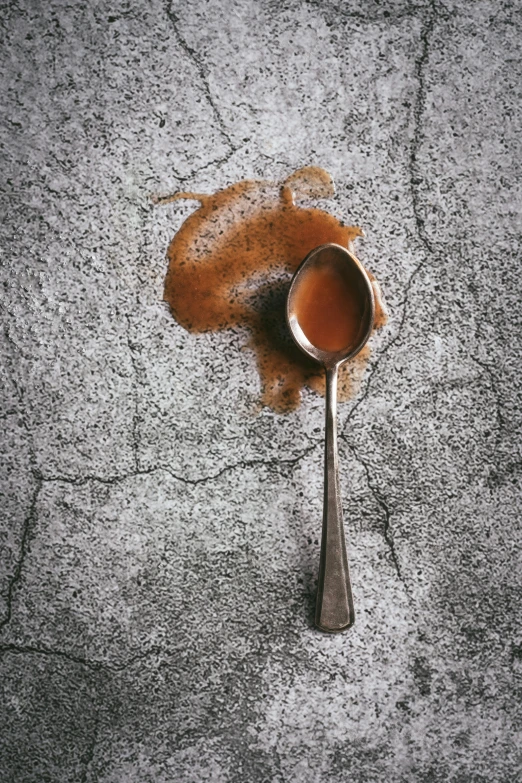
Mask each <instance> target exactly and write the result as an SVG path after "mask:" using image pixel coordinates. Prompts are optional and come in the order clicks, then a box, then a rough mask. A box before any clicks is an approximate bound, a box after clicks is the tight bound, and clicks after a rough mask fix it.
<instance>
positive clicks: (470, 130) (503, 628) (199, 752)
mask: <svg viewBox="0 0 522 783" xmlns="http://www.w3.org/2000/svg"><path fill="white" fill-rule="evenodd" d="M519 11H520V8H518V11H517V4H516V3H511V2H504V3H502V2H493V1H492V0H491V1H489V0H477V2H474V3H469V4H464V3H458V2H455V1H454V2H451V0H446V1H445V2H444V4H443V3H441V2H409V1H408V0H392V2H389V3H386V4H385V3H379V2H378V0H369V1H368V2H365V3H356V2H355V0H348V2H341V0H322V1H321V2H311V1H310V2H298V1H297V0H289V1H288V2H276V1H275V0H260V1H259V2H256V1H255V0H236V1H235V2H234V1H233V0H231V1H230V2H227V0H208V1H207V0H206V1H205V2H198V3H196V2H192V1H190V2H185V3H182V2H178V0H175V2H172V3H170V4H169V3H165V4H162V3H161V2H159V1H158V0H152V1H151V2H145V0H135V1H134V2H132V3H131V2H126V1H125V0H114V2H111V3H103V2H87V3H81V2H76V3H72V2H60V0H50V1H49V2H47V3H37V2H30V0H20V2H8V3H5V4H4V6H3V8H2V25H1V28H2V33H1V34H2V38H3V43H2V48H1V57H2V61H3V67H2V76H1V86H2V96H3V98H2V103H3V106H4V112H3V119H2V131H1V137H0V144H1V151H2V160H3V172H2V177H1V179H0V194H1V196H0V198H1V205H2V221H1V225H0V235H1V239H0V247H1V250H2V279H3V284H2V288H1V296H2V302H3V307H2V314H3V315H2V317H3V324H4V332H3V340H2V345H1V352H2V354H1V355H2V366H3V368H4V369H3V370H2V374H1V376H0V378H1V383H2V402H1V405H2V408H1V414H0V427H1V429H2V445H3V448H2V457H1V460H2V465H1V467H2V486H1V493H2V494H1V514H2V519H1V527H0V694H1V695H0V780H1V781H2V783H44V782H46V781H49V782H50V783H55V782H56V783H65V782H66V781H67V783H69V782H71V781H72V782H74V783H76V782H78V783H204V782H205V781H208V782H209V783H210V782H211V783H261V782H262V781H267V782H268V781H273V782H274V783H323V782H328V783H363V782H366V781H367V782H368V783H375V782H380V781H383V783H402V782H405V783H410V781H411V783H417V782H421V783H423V782H424V781H426V782H428V781H430V783H432V782H436V781H441V782H444V783H445V782H446V781H454V782H455V783H468V781H469V782H470V783H471V782H473V783H478V782H479V781H480V782H481V783H513V781H515V780H518V779H520V778H519V776H520V775H521V774H522V772H521V769H522V766H521V765H522V753H521V751H520V747H521V742H522V718H521V710H520V703H521V696H522V680H521V673H522V630H521V620H522V616H521V615H522V612H521V600H520V599H521V585H522V574H521V568H520V566H521V563H520V555H521V551H522V540H521V534H520V512H521V505H522V504H521V494H520V464H521V458H520V444H521V439H520V436H521V418H522V416H521V390H522V381H521V377H520V360H521V358H522V357H521V351H520V348H521V342H522V323H521V314H522V306H521V303H520V298H519V297H520V271H519V267H518V266H517V265H518V264H519V263H520V256H519V251H520V226H521V223H520V211H521V207H522V203H521V202H522V198H521V190H520V181H521V179H520V175H521V161H522V136H521V134H520V123H521V113H522V112H521V106H522V73H521V71H522V63H521V55H520V51H521V37H522V35H521V34H522V29H521V28H522V24H521V16H520V13H519ZM310 163H313V164H316V165H321V166H323V167H324V168H326V169H328V170H329V171H330V172H331V173H332V174H333V175H334V177H335V180H336V183H337V195H336V198H335V200H334V202H333V204H332V205H331V207H332V209H333V211H334V212H335V214H336V215H338V216H339V217H343V218H344V219H346V220H347V221H349V222H353V223H356V224H359V225H361V226H363V227H364V229H365V231H366V235H367V237H366V239H365V240H364V241H363V242H361V243H360V244H359V252H360V256H361V258H362V260H363V262H364V263H365V264H366V265H367V266H368V267H369V268H370V269H371V270H372V271H373V272H374V273H375V274H376V275H377V277H378V279H379V280H380V281H381V283H382V286H383V289H384V292H385V296H386V299H387V302H388V306H389V308H390V311H391V319H390V322H389V325H388V327H387V328H386V329H385V330H383V331H382V332H381V333H380V334H379V335H378V336H377V337H376V338H375V339H374V341H373V348H374V350H373V357H372V361H371V364H370V367H369V369H368V371H367V373H366V376H365V379H364V383H363V388H362V390H361V392H360V393H359V395H358V397H357V398H356V399H354V400H353V401H352V402H349V403H345V404H342V405H341V406H340V429H341V438H342V439H341V455H340V457H341V466H342V477H341V478H342V485H343V493H344V510H345V518H346V523H347V529H348V537H349V550H350V560H351V564H352V578H353V584H354V596H355V601H356V609H357V613H358V616H357V621H356V624H355V626H354V627H353V629H352V630H351V631H350V632H348V633H346V634H343V635H338V636H334V637H329V636H325V635H322V634H320V633H318V632H317V631H316V630H314V628H313V624H312V617H313V606H314V596H315V584H316V575H317V565H318V549H319V547H318V538H319V533H320V520H321V492H322V444H321V437H322V427H323V400H322V399H321V398H319V397H317V396H316V395H315V394H312V393H309V394H307V395H305V399H304V402H303V405H302V407H301V408H300V409H299V410H298V411H297V412H295V413H292V414H289V415H286V416H278V415H276V414H274V413H272V412H271V411H270V410H268V409H264V410H262V411H261V413H259V414H256V413H255V406H256V400H257V399H258V397H259V381H258V377H257V373H256V369H255V362H254V358H253V356H252V355H251V354H250V353H249V352H248V351H244V350H243V351H242V350H240V348H241V346H242V345H243V343H244V339H245V338H244V335H243V334H242V333H240V331H235V332H223V333H220V334H217V335H189V334H187V333H186V332H184V331H183V330H182V329H181V328H180V327H179V326H178V325H177V324H176V323H175V322H174V321H173V319H172V318H171V317H170V315H169V313H168V312H167V309H166V307H165V304H164V303H163V302H162V301H161V299H162V285H163V279H164V275H165V271H166V261H165V251H166V247H167V244H168V242H169V241H170V239H171V237H172V236H173V234H174V233H175V231H176V230H177V229H178V228H179V226H180V225H181V223H182V222H183V220H184V219H185V218H186V217H187V216H188V215H189V214H190V212H191V210H192V209H193V205H191V204H190V203H177V204H173V205H171V206H168V207H163V208H157V209H153V208H152V207H151V206H150V202H149V200H148V196H149V194H150V193H152V192H154V191H162V192H169V191H175V190H176V189H180V188H185V189H188V188H190V189H194V190H199V191H205V190H206V191H208V192H211V191H214V190H216V189H218V188H220V187H224V186H225V185H227V184H229V183H231V182H234V181H236V180H238V179H242V178H245V177H273V178H279V177H284V176H286V175H287V174H288V173H290V172H291V171H292V170H293V169H295V168H297V167H299V166H302V165H305V164H310Z"/></svg>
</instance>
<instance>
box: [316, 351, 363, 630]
mask: <svg viewBox="0 0 522 783" xmlns="http://www.w3.org/2000/svg"><path fill="white" fill-rule="evenodd" d="M338 371H339V366H338V365H335V366H334V367H328V368H327V369H326V432H325V454H324V507H323V534H322V540H321V560H320V563H319V584H318V593H317V606H316V611H315V624H316V625H317V627H318V628H320V629H321V630H322V631H328V632H330V633H336V632H338V631H344V630H346V629H347V628H349V627H350V626H351V625H353V621H354V619H355V614H354V610H353V598H352V588H351V585H350V574H349V571H348V558H347V556H346V541H345V538H344V527H343V511H342V504H341V492H340V488H339V460H338V455H337V376H338Z"/></svg>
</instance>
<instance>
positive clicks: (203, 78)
mask: <svg viewBox="0 0 522 783" xmlns="http://www.w3.org/2000/svg"><path fill="white" fill-rule="evenodd" d="M172 5H173V3H172V0H168V2H167V3H166V5H165V13H166V15H167V18H168V19H169V21H170V23H171V25H172V29H173V31H174V35H175V36H176V40H177V42H178V44H179V45H180V47H181V48H182V49H183V51H184V52H185V54H186V55H187V57H188V58H189V59H190V60H191V61H192V62H193V63H194V65H195V67H196V70H197V73H198V76H199V79H200V82H201V85H202V88H203V92H204V94H205V98H206V99H207V103H208V104H209V106H210V108H211V109H212V113H213V115H214V117H215V119H216V122H217V125H218V127H219V131H220V133H221V135H222V137H223V138H224V139H225V141H226V142H227V144H228V146H229V147H230V149H231V151H232V153H234V152H236V150H237V147H236V145H235V144H234V143H233V141H232V139H231V138H230V135H229V133H228V130H227V128H226V125H225V123H224V121H223V118H222V116H221V112H220V111H219V109H218V107H217V105H216V102H215V101H214V98H213V96H212V93H211V91H210V87H209V83H208V76H207V73H206V70H205V67H204V65H203V62H202V60H201V57H200V56H199V54H198V52H196V50H195V49H193V48H192V47H191V46H189V45H188V43H187V41H186V40H185V38H183V36H182V35H181V33H180V31H179V18H178V16H177V14H176V13H175V11H174V10H173V8H172ZM200 170H201V169H200Z"/></svg>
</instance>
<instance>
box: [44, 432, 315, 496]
mask: <svg viewBox="0 0 522 783" xmlns="http://www.w3.org/2000/svg"><path fill="white" fill-rule="evenodd" d="M321 444H322V440H318V441H317V442H316V443H314V444H313V445H311V446H309V447H308V448H306V449H304V450H303V451H302V452H300V453H299V454H297V455H296V456H295V457H288V458H287V459H279V458H276V457H273V458H271V459H251V460H241V461H240V462H236V463H234V464H232V465H224V466H223V467H222V468H221V469H220V470H218V471H217V472H216V473H212V474H210V475H208V476H200V477H199V478H194V479H191V478H187V477H186V476H182V475H180V474H179V473H175V472H174V471H173V470H172V469H171V468H169V467H167V466H165V465H155V466H153V467H150V468H141V469H139V470H136V471H132V472H129V473H122V474H121V475H117V476H96V475H85V476H46V475H44V474H43V473H41V472H38V473H37V476H38V479H39V480H40V481H41V482H43V483H47V482H55V483H63V484H72V485H73V486H84V485H85V484H88V483H89V482H91V481H96V482H99V483H100V484H109V485H110V484H121V483H122V482H124V481H127V479H130V478H135V477H137V476H150V475H152V474H153V473H161V472H163V473H167V474H168V475H169V476H172V478H173V479H175V480H176V481H179V482H181V483H182V484H188V485H189V486H197V485H199V484H206V483H207V482H210V481H215V480H217V479H218V478H220V477H221V476H223V475H224V474H225V473H229V472H232V471H234V470H245V469H246V468H251V467H256V466H257V465H261V466H262V465H264V466H266V467H269V468H276V469H277V468H280V467H293V466H294V465H296V464H297V463H298V462H300V461H301V460H302V459H304V458H305V457H306V456H308V454H310V453H311V452H312V451H314V449H316V448H317V447H318V446H320V445H321Z"/></svg>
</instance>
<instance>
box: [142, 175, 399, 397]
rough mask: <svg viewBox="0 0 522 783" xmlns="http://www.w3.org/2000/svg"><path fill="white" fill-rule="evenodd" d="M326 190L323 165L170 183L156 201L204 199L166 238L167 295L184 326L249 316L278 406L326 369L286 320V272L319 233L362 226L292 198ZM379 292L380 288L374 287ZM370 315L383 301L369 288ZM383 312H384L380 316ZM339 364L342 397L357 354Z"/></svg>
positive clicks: (339, 239)
mask: <svg viewBox="0 0 522 783" xmlns="http://www.w3.org/2000/svg"><path fill="white" fill-rule="evenodd" d="M332 194H333V183H332V179H331V177H330V175H329V174H328V173H327V172H326V171H323V170H322V169H319V168H315V167H310V166H309V167H305V168H304V169H299V170H298V171H296V172H295V173H294V174H292V175H291V176H290V177H288V179H286V180H285V182H284V183H283V185H282V186H279V185H277V184H276V183H271V182H256V181H250V180H245V181H243V182H238V183H236V184H235V185H231V186H230V187H228V188H225V189H224V190H221V191H218V192H217V193H215V194H213V195H200V194H195V193H177V194H175V195H174V196H171V197H167V198H165V199H156V202H157V203H167V202H168V201H172V200H175V199H195V200H197V201H199V202H200V203H201V206H200V207H199V208H198V209H197V210H196V211H195V212H194V213H193V214H192V215H191V216H190V217H189V218H188V219H187V220H186V221H185V222H184V223H183V225H182V226H181V228H180V230H179V231H178V233H177V234H176V235H175V237H174V238H173V240H172V242H171V243H170V245H169V248H168V251H167V256H168V259H169V268H168V271H167V277H166V280H165V300H166V301H167V302H168V303H169V305H170V308H171V311H172V314H173V316H174V318H175V319H176V320H177V321H178V323H180V324H181V325H182V326H183V327H185V329H187V330H189V331H191V332H209V331H218V330H221V329H227V328H230V327H234V326H246V327H247V328H248V330H249V332H250V334H251V339H250V342H249V345H250V346H251V347H252V348H253V349H254V351H255V353H256V356H257V365H258V369H259V374H260V377H261V384H262V403H263V404H264V405H269V406H270V407H272V408H273V409H274V410H276V411H279V412H285V411H289V410H293V409H294V408H296V407H297V406H298V405H299V401H300V392H301V389H302V388H303V387H304V386H305V385H308V386H309V387H311V388H314V389H318V390H320V391H323V393H324V378H323V371H322V368H321V367H320V365H318V364H317V363H316V362H314V361H312V360H311V359H308V358H307V357H306V356H305V355H304V354H303V353H302V352H301V351H300V350H299V348H297V346H296V345H295V344H294V343H293V341H292V339H291V337H290V334H289V332H288V328H287V326H286V322H285V303H286V296H287V293H288V288H289V285H290V280H291V276H292V274H293V272H294V271H295V270H296V269H297V267H298V266H299V264H300V263H301V261H302V260H303V258H304V257H305V256H306V255H307V254H308V253H309V252H310V251H311V250H313V248H315V247H317V246H318V245H321V244H323V243H325V242H336V243H337V244H339V245H343V246H344V247H351V243H352V241H353V240H354V239H355V238H356V237H357V236H360V235H361V234H362V232H361V230H360V229H359V228H356V227H354V226H344V225H343V224H342V223H341V222H340V221H339V220H337V218H335V217H333V215H330V214H329V213H328V212H324V211H323V210H320V209H312V208H304V207H300V206H297V205H296V204H295V203H294V199H295V198H296V197H297V198H310V197H315V198H324V197H327V196H331V195H332ZM376 293H378V292H376ZM376 300H377V302H376V311H377V312H376V315H377V319H378V318H379V317H381V316H382V318H385V316H384V315H383V313H384V310H383V308H382V306H381V304H380V298H379V296H378V295H377V296H376ZM382 318H381V320H382ZM367 355H368V352H367V351H365V352H361V354H359V357H360V358H359V362H358V363H357V364H354V363H347V364H351V365H352V366H351V367H347V368H346V370H345V371H344V375H343V377H344V383H343V380H342V379H341V383H340V399H343V398H346V397H347V396H348V393H349V387H350V386H351V385H352V384H353V380H354V379H356V376H357V375H360V372H361V370H362V367H363V364H364V361H363V360H364V357H366V356H367Z"/></svg>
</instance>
